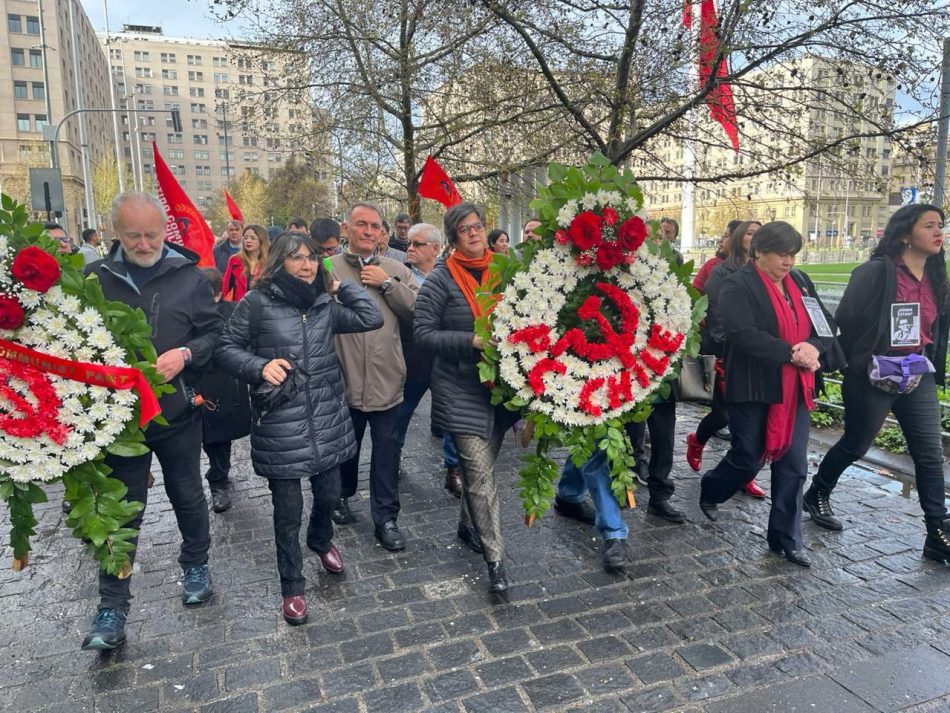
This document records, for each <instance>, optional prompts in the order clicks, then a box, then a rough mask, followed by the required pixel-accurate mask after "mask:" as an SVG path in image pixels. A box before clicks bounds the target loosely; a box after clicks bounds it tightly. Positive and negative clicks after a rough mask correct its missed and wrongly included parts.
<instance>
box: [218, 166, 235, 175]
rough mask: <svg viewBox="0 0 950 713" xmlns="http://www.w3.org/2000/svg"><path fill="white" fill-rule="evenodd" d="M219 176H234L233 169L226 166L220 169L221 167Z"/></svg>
mask: <svg viewBox="0 0 950 713" xmlns="http://www.w3.org/2000/svg"><path fill="white" fill-rule="evenodd" d="M221 175H222V176H233V175H234V168H231V167H228V166H222V167H221Z"/></svg>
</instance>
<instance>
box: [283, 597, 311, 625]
mask: <svg viewBox="0 0 950 713" xmlns="http://www.w3.org/2000/svg"><path fill="white" fill-rule="evenodd" d="M283 608H284V621H286V622H287V623H288V624H290V625H291V626H297V625H298V624H306V623H307V600H306V599H304V598H303V597H302V596H296V597H284V607H283Z"/></svg>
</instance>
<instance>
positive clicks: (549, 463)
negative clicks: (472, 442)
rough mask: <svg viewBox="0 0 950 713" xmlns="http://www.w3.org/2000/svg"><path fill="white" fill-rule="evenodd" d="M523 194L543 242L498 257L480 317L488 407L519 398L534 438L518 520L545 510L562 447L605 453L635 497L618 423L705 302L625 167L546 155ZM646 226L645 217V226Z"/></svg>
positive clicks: (692, 331)
mask: <svg viewBox="0 0 950 713" xmlns="http://www.w3.org/2000/svg"><path fill="white" fill-rule="evenodd" d="M548 174H549V177H550V179H551V183H550V185H549V186H547V187H545V188H542V189H541V191H540V195H539V197H538V198H537V199H536V200H535V201H533V202H532V204H531V207H532V209H534V210H536V211H537V212H538V215H539V216H540V219H541V221H542V225H541V227H540V228H538V229H537V230H538V232H540V234H541V236H542V239H541V240H540V241H537V242H532V243H529V244H527V245H525V246H523V253H522V255H521V258H520V259H519V258H517V257H516V258H514V259H509V258H506V257H504V256H496V257H495V259H494V262H493V265H492V269H493V270H494V271H495V272H496V273H497V274H498V277H499V280H498V283H497V286H496V287H495V289H494V290H493V293H492V294H486V295H483V297H482V299H484V300H485V302H486V305H487V306H490V305H491V303H492V302H493V301H494V300H498V301H497V304H495V306H494V309H493V310H492V311H491V312H490V313H489V316H488V317H487V319H485V320H482V321H481V322H480V323H479V325H478V331H479V332H480V333H481V335H482V336H483V338H484V340H485V342H486V343H491V345H492V346H490V347H489V348H487V349H486V350H485V352H484V357H483V360H482V362H481V364H480V370H481V377H482V380H483V381H484V382H486V383H487V384H488V385H489V386H490V387H491V388H492V391H493V393H492V400H493V403H495V404H500V403H504V404H505V405H506V406H507V407H508V408H511V409H521V410H523V411H524V412H525V413H526V417H527V418H528V420H529V421H530V422H531V423H532V426H533V428H534V434H535V436H536V437H537V439H538V442H537V447H536V450H535V452H534V453H533V454H529V455H526V456H524V458H523V459H524V461H525V466H524V468H522V471H521V483H520V485H521V497H522V500H523V502H524V506H525V510H526V513H527V519H528V521H529V523H530V522H531V521H532V520H533V519H534V518H535V517H536V516H538V515H541V514H543V513H544V512H545V510H546V509H547V507H548V505H549V502H550V499H551V497H552V496H553V494H554V488H553V481H554V480H556V479H557V477H558V474H559V468H558V464H556V463H555V462H554V461H553V460H552V459H551V458H550V457H548V452H549V450H550V449H551V448H553V447H558V446H566V447H567V448H568V450H569V452H570V456H571V458H572V459H573V460H574V462H575V463H576V464H577V465H578V466H580V465H582V464H583V463H584V462H585V461H586V460H587V459H589V458H590V457H591V455H592V454H593V453H594V450H595V449H597V448H600V449H602V450H604V451H605V452H606V455H607V460H608V463H609V465H610V469H611V476H612V480H613V482H612V488H613V491H614V494H615V495H616V497H617V498H618V500H621V501H627V502H628V503H629V504H631V505H632V504H633V490H634V487H633V475H632V467H633V460H632V454H631V451H632V449H631V447H630V442H629V438H628V437H627V435H626V431H625V429H624V428H623V426H624V424H625V423H626V422H628V421H642V420H643V419H645V418H646V417H647V416H648V415H649V413H650V409H651V403H652V399H653V397H654V395H655V394H656V395H659V396H665V395H666V394H667V393H668V389H669V385H668V382H669V381H670V380H671V379H672V378H673V377H675V376H676V375H677V374H678V370H679V362H680V359H681V358H682V356H683V355H684V354H687V353H691V354H695V353H696V351H697V349H698V332H697V327H698V323H699V321H700V320H701V319H702V316H703V314H704V312H705V300H704V299H702V298H698V295H697V293H696V291H695V290H693V289H692V287H691V286H690V285H689V276H690V273H691V269H692V265H690V264H688V265H682V266H681V265H678V264H677V262H676V260H675V256H674V253H673V250H672V248H671V247H670V246H669V244H668V243H663V244H659V243H658V241H656V240H647V238H648V237H649V234H650V230H651V226H648V224H647V223H646V222H645V221H644V220H643V219H642V218H641V217H639V216H638V215H637V212H638V211H639V210H640V209H641V207H642V197H641V194H640V191H639V189H638V188H637V186H636V183H635V182H634V180H633V178H632V177H631V176H630V174H629V173H628V172H623V173H620V172H619V171H618V170H617V169H616V168H615V167H614V166H611V165H610V163H609V162H608V161H607V159H606V158H604V157H603V156H601V155H599V154H597V155H595V156H594V157H593V158H592V159H591V162H590V163H589V164H588V165H586V166H584V167H582V168H567V167H565V166H561V165H558V164H552V165H551V166H549V168H548ZM652 230H653V231H654V236H657V235H658V233H657V232H656V231H657V226H656V225H653V226H652Z"/></svg>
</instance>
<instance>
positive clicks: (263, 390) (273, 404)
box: [251, 365, 310, 423]
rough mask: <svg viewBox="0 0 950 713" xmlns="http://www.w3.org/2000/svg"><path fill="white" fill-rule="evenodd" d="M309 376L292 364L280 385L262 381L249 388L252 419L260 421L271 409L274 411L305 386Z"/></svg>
mask: <svg viewBox="0 0 950 713" xmlns="http://www.w3.org/2000/svg"><path fill="white" fill-rule="evenodd" d="M309 377H310V374H308V373H307V372H306V371H305V370H304V369H303V368H302V367H300V366H297V365H293V368H292V369H291V370H290V371H289V372H288V373H287V378H286V379H284V380H283V382H281V384H280V385H278V386H274V385H273V384H270V383H268V382H267V381H262V382H261V383H260V384H258V385H257V386H255V387H254V388H253V389H252V390H251V411H252V412H253V414H254V420H255V421H257V422H258V423H260V421H261V419H262V418H264V416H266V415H267V414H268V413H270V412H271V411H276V410H277V409H279V408H280V407H281V406H283V405H284V404H286V403H287V402H288V401H290V399H291V398H292V397H293V395H294V394H296V393H297V392H298V391H300V390H301V389H306V388H307V379H308V378H309Z"/></svg>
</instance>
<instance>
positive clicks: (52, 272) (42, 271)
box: [10, 245, 60, 293]
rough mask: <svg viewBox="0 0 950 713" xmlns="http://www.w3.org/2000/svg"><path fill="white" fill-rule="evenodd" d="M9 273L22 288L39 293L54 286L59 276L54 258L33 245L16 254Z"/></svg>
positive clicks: (57, 264) (57, 265)
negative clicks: (20, 283)
mask: <svg viewBox="0 0 950 713" xmlns="http://www.w3.org/2000/svg"><path fill="white" fill-rule="evenodd" d="M10 272H11V273H12V274H13V276H14V277H15V278H16V279H18V280H19V281H20V282H22V283H23V286H24V287H27V288H28V289H31V290H36V291H37V292H40V293H43V292H46V291H47V290H49V288H50V287H52V286H53V285H55V284H56V281H57V280H59V275H60V270H59V263H58V262H56V258H54V257H53V256H52V255H50V254H49V253H48V252H46V251H45V250H40V249H39V248H38V247H36V246H35V245H31V246H30V247H28V248H24V249H23V250H21V251H20V252H18V253H17V256H16V257H15V258H14V259H13V266H12V267H11V268H10Z"/></svg>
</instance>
